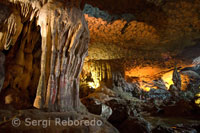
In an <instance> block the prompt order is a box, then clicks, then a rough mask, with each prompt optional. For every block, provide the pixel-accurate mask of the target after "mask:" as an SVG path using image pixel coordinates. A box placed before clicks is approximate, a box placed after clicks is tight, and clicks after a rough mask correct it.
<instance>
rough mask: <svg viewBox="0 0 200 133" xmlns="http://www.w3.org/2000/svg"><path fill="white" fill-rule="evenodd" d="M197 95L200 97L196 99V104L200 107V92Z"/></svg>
mask: <svg viewBox="0 0 200 133" xmlns="http://www.w3.org/2000/svg"><path fill="white" fill-rule="evenodd" d="M195 96H196V97H198V99H196V100H195V104H197V105H198V106H199V107H200V93H198V94H196V95H195Z"/></svg>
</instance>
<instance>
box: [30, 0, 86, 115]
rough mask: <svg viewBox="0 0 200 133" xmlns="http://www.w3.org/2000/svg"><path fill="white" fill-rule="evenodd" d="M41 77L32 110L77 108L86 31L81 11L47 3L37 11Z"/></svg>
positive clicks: (70, 6) (65, 5) (63, 4)
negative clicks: (40, 50)
mask: <svg viewBox="0 0 200 133" xmlns="http://www.w3.org/2000/svg"><path fill="white" fill-rule="evenodd" d="M38 25H39V26H40V27H41V36H42V56H41V75H40V79H39V83H38V88H37V94H36V98H35V101H34V106H35V107H36V108H40V109H42V108H47V109H48V110H49V111H70V110H77V109H78V108H79V104H80V99H79V75H80V72H81V70H82V67H83V63H84V59H85V57H86V56H87V53H88V41H89V31H88V27H87V24H86V21H85V18H84V15H83V13H82V11H81V10H80V9H79V8H78V7H74V6H72V5H70V4H68V3H66V2H58V1H57V2H52V3H51V2H48V3H47V4H45V5H44V6H43V7H42V8H41V9H40V12H39V18H38Z"/></svg>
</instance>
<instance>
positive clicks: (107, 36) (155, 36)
mask: <svg viewBox="0 0 200 133" xmlns="http://www.w3.org/2000/svg"><path fill="white" fill-rule="evenodd" d="M86 3H87V4H86V5H85V7H84V13H85V17H86V20H87V22H88V27H89V30H90V37H91V41H90V44H89V56H88V59H92V60H102V59H103V60H107V59H120V58H129V57H130V58H132V57H133V56H146V57H147V58H148V57H151V58H154V57H155V58H157V57H160V55H162V54H163V53H170V54H171V55H173V56H176V55H177V54H179V53H181V51H182V50H183V49H184V48H185V47H188V46H192V45H195V44H197V43H198V42H197V41H196V40H198V39H199V38H200V36H199V35H200V12H199V11H200V10H199V9H200V1H199V0H192V1H189V0H177V1H171V0H165V1H164V0H163V1H162V0H134V1H131V0H118V1H114V0H105V1H102V0H96V1H91V0H88V1H86Z"/></svg>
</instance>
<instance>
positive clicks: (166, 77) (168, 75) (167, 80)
mask: <svg viewBox="0 0 200 133" xmlns="http://www.w3.org/2000/svg"><path fill="white" fill-rule="evenodd" d="M172 75H173V71H170V72H167V73H165V74H164V75H163V76H162V80H163V81H164V82H165V85H166V87H167V89H169V87H170V86H171V85H173V80H172Z"/></svg>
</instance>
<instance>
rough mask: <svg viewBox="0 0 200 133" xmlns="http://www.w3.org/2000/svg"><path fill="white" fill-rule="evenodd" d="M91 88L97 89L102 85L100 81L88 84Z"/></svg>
mask: <svg viewBox="0 0 200 133" xmlns="http://www.w3.org/2000/svg"><path fill="white" fill-rule="evenodd" d="M88 85H89V87H91V88H93V89H96V88H98V87H99V86H100V83H99V82H98V81H96V82H88Z"/></svg>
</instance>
